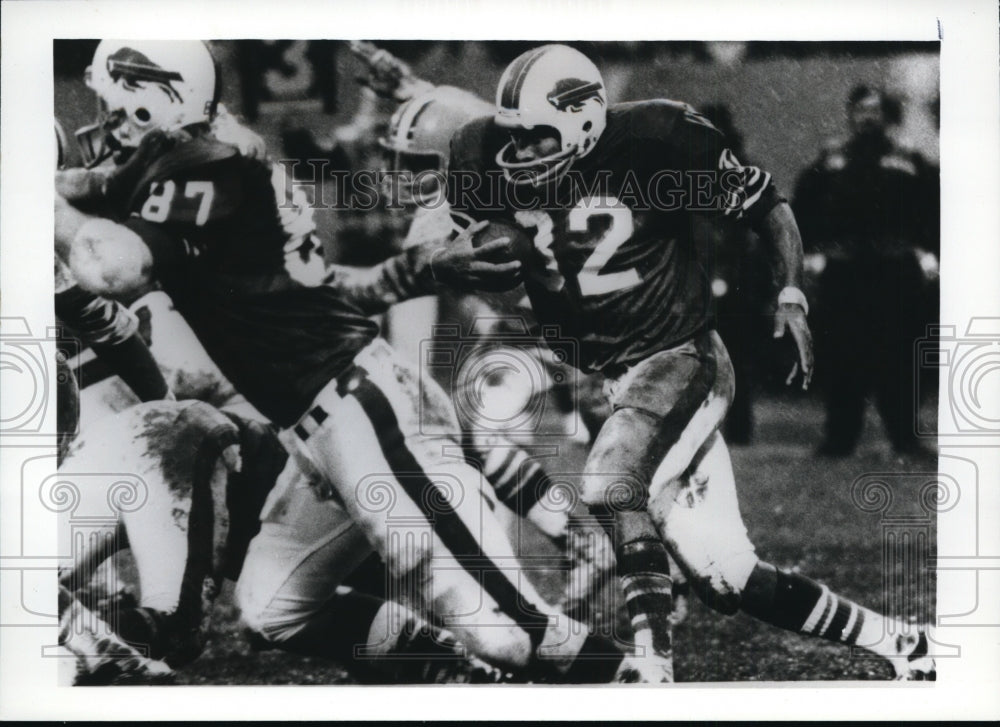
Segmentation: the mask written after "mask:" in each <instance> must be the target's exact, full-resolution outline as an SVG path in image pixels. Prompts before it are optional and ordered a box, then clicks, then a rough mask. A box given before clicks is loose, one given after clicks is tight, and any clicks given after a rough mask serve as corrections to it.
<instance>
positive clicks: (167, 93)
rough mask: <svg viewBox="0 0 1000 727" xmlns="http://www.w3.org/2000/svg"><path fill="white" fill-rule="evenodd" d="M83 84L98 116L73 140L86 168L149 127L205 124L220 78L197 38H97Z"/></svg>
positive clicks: (212, 109)
mask: <svg viewBox="0 0 1000 727" xmlns="http://www.w3.org/2000/svg"><path fill="white" fill-rule="evenodd" d="M85 82H86V84H87V86H88V87H89V88H91V89H92V90H93V91H94V92H95V93H96V94H97V98H98V104H99V107H98V119H97V122H96V123H94V124H92V125H91V126H87V127H84V128H83V129H80V130H79V131H78V132H77V133H76V136H77V139H78V140H79V141H80V146H81V148H82V151H83V153H84V157H85V161H86V163H87V165H88V166H93V165H95V164H97V163H99V162H101V161H103V160H104V159H106V158H107V157H109V156H110V155H111V154H112V153H113V152H116V151H119V150H120V149H122V148H134V147H137V146H138V145H139V142H140V141H141V140H142V138H143V137H144V136H145V135H146V134H147V133H149V132H150V131H152V130H153V129H162V130H164V131H173V130H176V129H180V128H182V127H185V126H189V125H191V124H197V123H202V122H210V121H211V120H212V118H213V117H214V116H215V113H216V108H217V106H218V103H219V95H220V90H221V88H220V78H219V71H218V67H217V66H216V63H215V59H214V58H213V57H212V53H211V51H209V49H208V46H207V45H206V44H205V43H203V42H202V41H198V40H102V41H101V42H100V44H98V46H97V50H96V51H94V60H93V62H92V63H91V65H90V66H89V67H88V68H87V71H86V75H85Z"/></svg>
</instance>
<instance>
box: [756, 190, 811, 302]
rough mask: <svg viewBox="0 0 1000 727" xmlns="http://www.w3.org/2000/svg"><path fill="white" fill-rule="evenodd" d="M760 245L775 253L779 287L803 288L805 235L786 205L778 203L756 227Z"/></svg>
mask: <svg viewBox="0 0 1000 727" xmlns="http://www.w3.org/2000/svg"><path fill="white" fill-rule="evenodd" d="M755 229H756V232H757V234H758V235H760V238H761V242H762V243H763V244H764V245H765V246H767V247H769V248H770V249H771V250H772V251H773V256H772V257H773V265H774V267H775V270H774V272H775V279H776V281H777V283H778V286H779V287H780V288H789V287H790V288H801V287H802V236H801V234H799V226H798V224H797V223H796V222H795V215H793V214H792V208H791V207H789V206H788V203H787V202H779V203H778V204H777V205H775V206H774V207H772V208H771V210H770V212H768V213H767V215H766V216H765V217H764V218H763V219H762V220H761V221H760V222H759V223H758V224H757V225H756V227H755Z"/></svg>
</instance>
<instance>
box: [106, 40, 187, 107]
mask: <svg viewBox="0 0 1000 727" xmlns="http://www.w3.org/2000/svg"><path fill="white" fill-rule="evenodd" d="M108 75H109V76H111V80H112V81H118V80H119V79H121V81H122V85H123V86H124V87H125V88H127V89H129V90H135V89H136V88H138V86H136V84H137V83H139V82H143V81H145V82H149V83H157V84H159V85H160V86H162V87H163V88H164V89H165V90H166V92H167V94H168V95H169V96H170V98H171V100H175V101H177V102H180V101H181V97H180V94H179V93H178V92H177V89H175V88H174V87H173V82H174V81H181V82H183V81H184V77H183V76H181V74H180V73H178V72H177V71H168V70H166V69H164V68H163V67H162V66H158V65H157V64H156V63H153V61H151V60H149V58H148V57H147V56H145V55H144V54H143V53H140V52H139V51H137V50H135V49H133V48H128V47H125V48H119V49H118V50H117V51H115V52H114V53H112V54H111V55H110V56H108Z"/></svg>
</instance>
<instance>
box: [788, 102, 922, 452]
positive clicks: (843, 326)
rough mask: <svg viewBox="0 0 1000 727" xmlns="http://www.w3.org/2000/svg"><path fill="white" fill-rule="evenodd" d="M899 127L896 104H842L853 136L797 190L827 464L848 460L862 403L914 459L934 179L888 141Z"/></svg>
mask: <svg viewBox="0 0 1000 727" xmlns="http://www.w3.org/2000/svg"><path fill="white" fill-rule="evenodd" d="M899 121H900V107H899V105H898V104H897V103H895V102H894V100H893V99H890V98H888V97H887V96H886V94H885V93H884V92H883V91H882V90H880V89H878V88H875V87H872V86H867V85H859V86H857V87H856V88H854V89H853V90H852V91H851V93H850V95H849V96H848V99H847V124H848V129H849V131H850V136H849V137H848V138H847V139H834V140H831V141H829V142H827V143H826V145H825V148H824V149H823V151H822V152H821V153H820V155H819V157H818V158H817V159H816V161H815V162H814V163H813V164H812V165H811V166H810V167H809V168H808V169H807V170H806V171H805V172H803V174H802V175H801V177H800V178H799V181H798V185H797V186H796V190H795V201H794V207H795V213H796V217H797V218H798V220H799V225H800V227H801V229H802V235H803V238H804V240H805V244H806V251H807V253H808V254H809V260H810V263H811V264H810V268H811V269H812V270H815V271H816V272H818V273H819V282H818V288H817V293H816V296H815V305H814V314H813V316H812V320H813V331H814V336H815V338H816V344H817V352H818V356H819V360H820V361H821V362H822V366H823V368H824V370H825V374H824V382H825V403H826V426H825V432H824V437H825V438H824V440H823V443H822V444H821V446H820V450H819V451H820V453H821V454H824V455H828V456H845V455H848V454H850V453H852V452H853V451H854V448H855V446H856V445H857V443H858V439H859V437H860V436H861V433H862V428H863V424H864V410H865V404H866V397H867V396H868V395H869V394H874V400H875V405H876V407H877V409H878V412H879V414H880V415H881V417H882V420H883V422H884V423H885V428H886V433H887V434H888V436H889V441H890V442H891V444H892V446H893V449H895V451H896V452H897V453H899V454H914V453H919V452H920V451H921V446H920V444H919V442H918V440H917V435H916V432H917V427H916V423H915V420H914V417H915V416H916V412H917V411H918V404H919V402H918V401H916V400H915V397H916V395H917V394H916V381H915V374H916V370H917V369H916V365H915V360H914V351H915V348H914V343H915V341H916V340H917V339H918V338H920V337H921V335H923V334H924V332H925V331H926V329H927V325H928V324H929V323H930V322H931V321H932V319H931V318H930V317H929V313H930V309H931V308H933V309H936V308H937V301H936V295H935V292H934V291H935V290H936V288H933V287H932V285H931V284H930V279H931V278H933V277H935V276H936V274H937V260H938V256H939V254H940V241H939V227H940V219H939V209H938V205H939V194H940V192H939V189H940V183H939V174H938V170H937V168H936V167H934V166H933V165H931V164H930V163H928V161H927V160H926V159H925V158H924V157H923V156H922V155H921V154H920V153H919V152H918V151H915V150H912V149H907V148H904V147H902V146H901V145H900V144H899V143H898V142H897V141H896V140H895V139H893V138H892V136H891V135H890V129H892V128H893V127H896V126H898V125H899ZM929 302H930V305H928V303H929Z"/></svg>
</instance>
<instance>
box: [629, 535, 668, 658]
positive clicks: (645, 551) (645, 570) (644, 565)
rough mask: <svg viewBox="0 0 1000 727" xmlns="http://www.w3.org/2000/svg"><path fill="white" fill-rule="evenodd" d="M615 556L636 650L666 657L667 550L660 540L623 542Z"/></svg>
mask: <svg viewBox="0 0 1000 727" xmlns="http://www.w3.org/2000/svg"><path fill="white" fill-rule="evenodd" d="M617 556H618V574H619V577H620V578H621V585H622V590H623V591H624V593H625V605H626V608H627V609H628V615H629V619H630V620H631V622H632V630H633V632H634V633H635V644H636V647H637V649H638V647H643V648H644V649H645V648H649V649H652V651H653V652H654V653H656V654H659V655H661V656H667V657H669V656H670V654H671V637H670V628H671V625H670V613H671V611H672V610H673V596H672V595H671V580H670V564H669V562H668V560H667V550H666V548H664V547H663V543H661V542H660V541H659V540H649V539H642V540H633V541H631V542H628V543H624V544H623V545H622V546H621V548H620V549H619V552H618V554H617ZM646 653H648V652H646Z"/></svg>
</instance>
